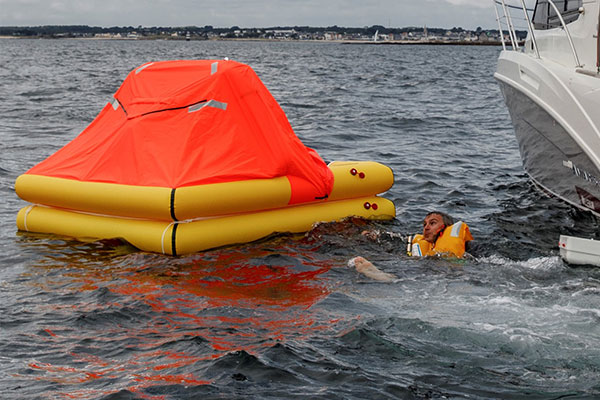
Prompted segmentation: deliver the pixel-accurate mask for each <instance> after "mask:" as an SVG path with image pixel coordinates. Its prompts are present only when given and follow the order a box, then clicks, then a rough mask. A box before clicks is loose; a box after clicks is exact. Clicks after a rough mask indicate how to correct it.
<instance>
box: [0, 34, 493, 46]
mask: <svg viewBox="0 0 600 400" xmlns="http://www.w3.org/2000/svg"><path fill="white" fill-rule="evenodd" d="M0 39H17V40H22V39H38V40H39V39H44V40H111V41H113V40H117V41H119V40H123V41H135V40H140V41H146V40H164V41H175V42H184V41H190V42H211V41H212V42H273V43H290V42H294V43H302V42H306V43H338V44H344V45H375V46H382V45H404V46H410V45H413V46H414V45H444V46H501V45H502V42H497V41H487V42H479V41H464V40H458V41H457V40H452V41H450V40H429V41H425V40H385V41H383V40H382V41H377V42H375V41H372V40H315V39H302V40H290V39H260V38H215V39H191V40H186V39H185V38H183V37H180V38H165V37H141V38H127V37H121V38H115V37H43V36H0Z"/></svg>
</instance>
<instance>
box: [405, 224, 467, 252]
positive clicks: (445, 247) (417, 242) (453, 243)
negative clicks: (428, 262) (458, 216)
mask: <svg viewBox="0 0 600 400" xmlns="http://www.w3.org/2000/svg"><path fill="white" fill-rule="evenodd" d="M469 240H473V236H472V235H471V232H470V231H469V227H468V226H467V224H466V223H464V222H462V221H458V222H457V223H455V224H453V225H450V226H447V227H446V228H444V231H443V232H442V233H441V234H440V235H439V237H438V239H437V240H436V241H435V243H430V242H428V241H426V240H425V238H424V237H423V235H415V236H414V237H413V240H412V242H411V243H410V246H409V255H412V256H435V255H439V256H443V255H446V256H453V257H458V258H461V257H462V256H463V255H464V254H465V243H466V242H468V241H469Z"/></svg>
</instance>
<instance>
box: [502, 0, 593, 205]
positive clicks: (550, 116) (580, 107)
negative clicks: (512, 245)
mask: <svg viewBox="0 0 600 400" xmlns="http://www.w3.org/2000/svg"><path fill="white" fill-rule="evenodd" d="M494 4H495V6H496V12H497V16H498V23H499V28H500V31H501V32H502V31H504V32H508V35H506V37H505V36H504V35H501V36H502V44H503V47H504V48H503V51H502V52H501V54H500V57H499V59H498V67H497V70H496V73H495V74H494V77H495V78H496V79H497V81H498V82H499V84H500V88H501V90H502V93H503V96H504V99H505V101H506V105H507V107H508V109H509V112H510V115H511V118H512V122H513V125H514V129H515V134H516V137H517V141H518V143H519V150H520V152H521V157H522V160H523V166H524V168H525V170H526V172H527V173H528V174H529V175H530V176H531V178H532V180H533V181H534V182H535V183H536V184H537V185H539V186H540V187H542V188H543V189H544V190H545V191H547V192H549V193H551V194H553V195H555V196H557V197H559V198H561V199H563V200H565V201H567V202H569V203H571V204H573V205H574V206H576V207H579V208H581V209H585V210H589V211H592V212H593V213H595V214H597V215H600V74H599V72H600V39H599V37H598V36H599V35H598V30H599V22H600V6H599V5H600V0H562V1H558V0H537V1H535V2H529V4H527V2H526V1H524V0H494ZM519 24H520V25H519ZM519 27H522V28H524V29H526V30H527V31H528V33H527V37H526V39H525V41H524V42H522V41H520V38H519Z"/></svg>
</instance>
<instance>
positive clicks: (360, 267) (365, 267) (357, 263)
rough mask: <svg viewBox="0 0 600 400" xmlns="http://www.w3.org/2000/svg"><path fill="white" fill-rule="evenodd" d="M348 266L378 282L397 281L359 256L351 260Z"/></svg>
mask: <svg viewBox="0 0 600 400" xmlns="http://www.w3.org/2000/svg"><path fill="white" fill-rule="evenodd" d="M348 266H349V267H350V268H355V269H356V271H357V272H358V273H361V274H363V275H364V276H366V277H368V278H371V279H374V280H376V281H380V282H392V281H394V280H395V279H396V277H395V276H394V275H392V274H388V273H387V272H383V271H381V270H380V269H379V268H377V267H376V266H374V265H373V263H372V262H370V261H369V260H367V259H365V258H364V257H360V256H359V257H354V258H352V259H350V261H348Z"/></svg>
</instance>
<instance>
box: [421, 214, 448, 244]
mask: <svg viewBox="0 0 600 400" xmlns="http://www.w3.org/2000/svg"><path fill="white" fill-rule="evenodd" d="M453 223H454V219H452V217H451V216H449V215H448V214H445V213H443V212H439V211H432V212H430V213H429V214H427V215H426V216H425V219H424V220H423V236H424V238H425V240H427V241H428V242H430V243H435V241H436V240H437V238H438V237H439V235H440V234H441V233H442V232H443V231H444V228H446V227H447V226H450V225H452V224H453Z"/></svg>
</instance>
